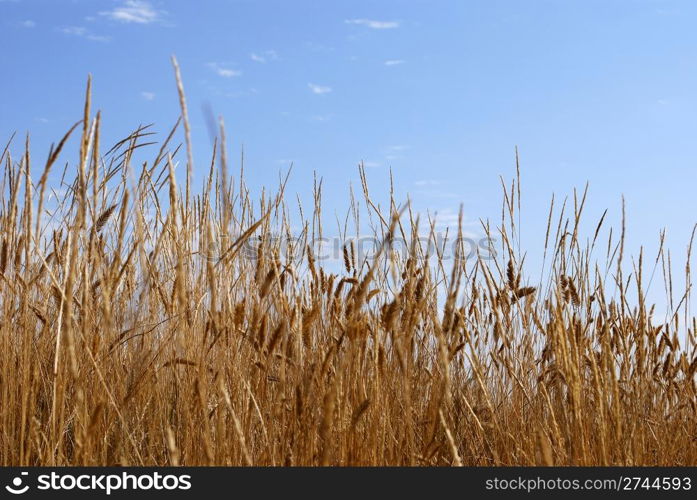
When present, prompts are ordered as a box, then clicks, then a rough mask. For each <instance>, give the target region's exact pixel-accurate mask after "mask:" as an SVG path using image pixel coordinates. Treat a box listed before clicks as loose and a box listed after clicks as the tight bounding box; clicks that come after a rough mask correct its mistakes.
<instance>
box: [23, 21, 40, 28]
mask: <svg viewBox="0 0 697 500" xmlns="http://www.w3.org/2000/svg"><path fill="white" fill-rule="evenodd" d="M19 24H21V25H22V27H24V28H34V27H36V23H35V22H34V21H32V20H31V19H27V20H26V21H22V22H21V23H19Z"/></svg>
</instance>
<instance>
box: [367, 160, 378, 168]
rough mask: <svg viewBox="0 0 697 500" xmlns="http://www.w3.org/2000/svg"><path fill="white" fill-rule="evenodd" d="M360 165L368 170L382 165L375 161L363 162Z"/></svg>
mask: <svg viewBox="0 0 697 500" xmlns="http://www.w3.org/2000/svg"><path fill="white" fill-rule="evenodd" d="M362 163H363V166H364V167H368V168H376V167H379V166H380V165H382V163H380V162H377V161H364V162H362Z"/></svg>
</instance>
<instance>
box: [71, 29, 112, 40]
mask: <svg viewBox="0 0 697 500" xmlns="http://www.w3.org/2000/svg"><path fill="white" fill-rule="evenodd" d="M59 31H60V32H61V33H63V34H64V35H70V36H79V37H81V38H86V39H87V40H92V41H94V42H108V41H109V40H110V39H111V38H109V37H108V36H103V35H95V34H94V33H92V32H90V31H89V30H88V29H87V28H85V27H84V26H65V27H63V28H60V30H59Z"/></svg>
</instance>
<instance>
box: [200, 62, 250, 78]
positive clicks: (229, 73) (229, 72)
mask: <svg viewBox="0 0 697 500" xmlns="http://www.w3.org/2000/svg"><path fill="white" fill-rule="evenodd" d="M208 67H209V68H210V69H212V70H213V71H215V73H216V74H217V75H218V76H222V77H223V78H234V77H236V76H240V75H241V74H242V72H241V71H239V70H236V69H232V68H230V67H228V66H227V65H225V64H220V63H215V62H212V63H208Z"/></svg>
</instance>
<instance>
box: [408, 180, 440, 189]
mask: <svg viewBox="0 0 697 500" xmlns="http://www.w3.org/2000/svg"><path fill="white" fill-rule="evenodd" d="M438 185H440V181H437V180H435V179H423V180H420V181H416V182H415V183H414V186H419V187H423V186H438Z"/></svg>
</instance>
